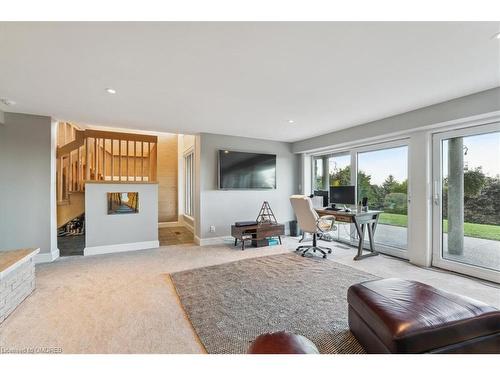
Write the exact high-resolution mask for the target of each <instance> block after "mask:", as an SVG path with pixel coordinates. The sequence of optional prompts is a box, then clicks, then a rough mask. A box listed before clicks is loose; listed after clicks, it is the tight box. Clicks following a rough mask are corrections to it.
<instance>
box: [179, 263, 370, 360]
mask: <svg viewBox="0 0 500 375" xmlns="http://www.w3.org/2000/svg"><path fill="white" fill-rule="evenodd" d="M171 277H172V280H173V281H174V285H175V288H176V290H177V292H178V294H179V297H180V300H181V302H182V304H183V307H184V308H185V310H186V312H187V315H188V316H189V319H190V321H191V323H192V324H193V327H194V329H195V330H196V332H197V334H198V336H199V337H200V340H201V342H202V343H203V345H204V346H205V348H206V349H207V352H208V353H211V354H212V353H213V354H244V353H246V351H247V349H248V347H249V345H250V343H251V342H252V341H253V340H254V339H255V338H256V337H257V336H259V335H261V334H263V333H267V332H277V331H286V332H292V333H295V334H299V335H302V336H305V337H307V338H308V339H310V340H311V341H312V342H314V343H315V344H316V346H317V348H318V350H319V352H320V353H322V354H337V353H340V354H349V353H363V352H364V351H363V348H362V347H361V345H359V343H358V342H357V341H356V339H355V338H354V336H353V335H352V334H351V333H350V331H349V324H348V321H347V289H348V288H349V287H350V286H351V285H353V284H357V283H360V282H363V281H367V280H373V279H377V277H376V276H373V275H370V274H368V273H366V272H363V271H359V270H356V269H354V268H352V267H348V266H344V265H342V264H340V263H337V262H328V261H325V260H324V259H323V258H319V257H302V256H300V255H298V254H280V255H271V256H267V257H259V258H255V259H246V260H241V261H238V262H231V263H225V264H221V265H217V266H211V267H204V268H198V269H195V270H189V271H183V272H178V273H174V274H173V275H171ZM207 301H209V303H207Z"/></svg>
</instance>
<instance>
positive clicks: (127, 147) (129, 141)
mask: <svg viewBox="0 0 500 375" xmlns="http://www.w3.org/2000/svg"><path fill="white" fill-rule="evenodd" d="M129 143H130V141H127V181H128V176H129V169H128V165H129V154H128V145H129Z"/></svg>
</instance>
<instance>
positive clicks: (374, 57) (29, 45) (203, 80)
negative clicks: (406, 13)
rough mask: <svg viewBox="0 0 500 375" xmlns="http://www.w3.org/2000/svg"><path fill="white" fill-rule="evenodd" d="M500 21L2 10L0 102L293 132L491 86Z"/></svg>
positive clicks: (88, 115)
mask: <svg viewBox="0 0 500 375" xmlns="http://www.w3.org/2000/svg"><path fill="white" fill-rule="evenodd" d="M498 31H500V23H498V22H459V23H449V22H439V23H428V22H420V23H399V22H398V23H373V22H372V23H370V22H349V23H342V22H328V23H309V22H286V23H279V22H272V23H258V22H254V23H198V22H193V23H186V22H179V23H172V22H162V23H5V22H1V23H0V97H2V98H9V99H11V100H14V101H16V102H17V104H16V105H15V106H11V107H5V106H3V107H0V109H3V110H5V111H11V112H24V113H33V114H41V115H50V116H53V117H55V118H57V119H61V120H68V121H75V122H80V123H84V124H93V125H102V126H110V127H120V128H135V129H142V130H152V131H165V132H180V133H198V132H209V133H218V134H229V135H239V136H246V137H257V138H266V139H274V140H282V141H296V140H300V139H304V138H308V137H312V136H315V135H319V134H323V133H328V132H331V131H334V130H338V129H342V128H346V127H350V126H354V125H358V124H361V123H365V122H368V121H372V120H377V119H380V118H384V117H387V116H391V115H395V114H398V113H402V112H406V111H409V110H413V109H416V108H419V107H423V106H427V105H431V104H435V103H438V102H441V101H445V100H449V99H453V98H456V97H460V96H463V95H467V94H471V93H474V92H477V91H482V90H486V89H489V88H492V87H496V86H499V85H500V72H499V66H500V40H498V39H494V38H492V36H493V35H494V34H495V33H497V32H498ZM106 87H112V88H114V89H116V90H117V91H118V93H117V94H116V95H109V94H107V93H106V92H105V90H104V89H105V88H106ZM0 106H1V104H0ZM289 119H292V120H294V121H295V123H294V124H289V123H288V120H289Z"/></svg>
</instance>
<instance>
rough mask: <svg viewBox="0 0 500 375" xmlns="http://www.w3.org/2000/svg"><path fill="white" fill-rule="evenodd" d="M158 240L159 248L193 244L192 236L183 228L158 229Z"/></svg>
mask: <svg viewBox="0 0 500 375" xmlns="http://www.w3.org/2000/svg"><path fill="white" fill-rule="evenodd" d="M158 240H159V241H160V246H168V245H180V244H183V243H193V241H194V236H193V233H191V232H190V231H189V230H187V229H186V228H184V227H172V228H159V229H158Z"/></svg>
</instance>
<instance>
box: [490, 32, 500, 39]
mask: <svg viewBox="0 0 500 375" xmlns="http://www.w3.org/2000/svg"><path fill="white" fill-rule="evenodd" d="M491 39H500V32H498V33H496V34H495V35H493V36H492V37H491Z"/></svg>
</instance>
